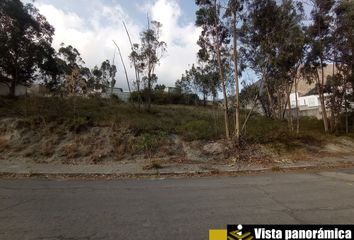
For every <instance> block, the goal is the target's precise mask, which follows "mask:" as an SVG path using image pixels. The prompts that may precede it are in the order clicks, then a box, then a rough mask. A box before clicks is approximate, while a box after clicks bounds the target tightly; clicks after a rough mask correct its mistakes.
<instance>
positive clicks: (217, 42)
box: [214, 0, 230, 142]
mask: <svg viewBox="0 0 354 240" xmlns="http://www.w3.org/2000/svg"><path fill="white" fill-rule="evenodd" d="M214 6H215V16H217V17H216V18H215V26H214V27H215V30H216V31H215V32H216V36H215V37H216V39H214V40H215V41H214V50H215V53H216V58H217V62H218V67H219V78H220V81H221V86H222V92H223V96H224V123H225V136H226V140H227V141H228V142H230V130H229V129H230V128H229V113H228V109H227V108H228V100H227V93H226V86H225V78H224V69H223V67H222V63H221V53H220V51H221V49H220V48H221V47H220V44H221V43H220V40H219V35H218V34H219V32H218V30H217V29H218V17H219V15H218V12H217V4H216V0H214Z"/></svg>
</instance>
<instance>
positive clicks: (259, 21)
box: [241, 0, 304, 118]
mask: <svg viewBox="0 0 354 240" xmlns="http://www.w3.org/2000/svg"><path fill="white" fill-rule="evenodd" d="M303 16H304V15H303V7H302V5H301V3H295V2H294V1H291V0H284V1H282V2H281V3H277V1H275V0H265V1H263V0H254V1H252V3H251V4H250V8H249V14H248V17H247V21H246V22H245V24H244V25H243V26H242V31H241V40H242V43H243V46H242V48H241V51H242V54H243V55H244V56H245V59H246V62H247V63H248V66H249V67H250V68H252V69H253V70H254V71H255V72H256V73H257V74H258V75H259V76H260V82H261V84H259V86H260V88H261V89H260V93H261V94H262V95H265V97H263V98H261V99H263V102H262V105H263V106H264V108H265V112H266V113H267V114H268V116H269V117H272V118H283V116H284V112H285V110H286V109H287V107H288V105H289V101H288V99H289V94H290V91H291V88H292V85H293V74H294V73H296V72H297V67H298V63H299V59H300V58H301V56H302V54H303V49H304V35H303V30H302V26H301V21H302V19H303Z"/></svg>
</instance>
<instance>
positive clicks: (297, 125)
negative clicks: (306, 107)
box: [294, 78, 300, 134]
mask: <svg viewBox="0 0 354 240" xmlns="http://www.w3.org/2000/svg"><path fill="white" fill-rule="evenodd" d="M296 80H297V79H296V78H295V83H294V84H295V107H296V134H299V132H300V119H299V105H298V102H297V81H296Z"/></svg>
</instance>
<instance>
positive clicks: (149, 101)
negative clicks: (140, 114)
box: [147, 71, 151, 112]
mask: <svg viewBox="0 0 354 240" xmlns="http://www.w3.org/2000/svg"><path fill="white" fill-rule="evenodd" d="M147 101H148V112H150V111H151V74H150V71H149V73H148V91H147Z"/></svg>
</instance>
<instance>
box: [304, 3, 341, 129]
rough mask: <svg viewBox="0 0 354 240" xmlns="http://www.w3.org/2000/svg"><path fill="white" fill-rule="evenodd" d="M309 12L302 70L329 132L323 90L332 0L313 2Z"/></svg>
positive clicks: (329, 53) (329, 40)
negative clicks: (314, 89) (313, 87)
mask: <svg viewBox="0 0 354 240" xmlns="http://www.w3.org/2000/svg"><path fill="white" fill-rule="evenodd" d="M312 2H313V9H312V11H311V17H312V23H311V25H310V26H309V27H308V30H307V37H308V52H307V54H306V62H305V67H304V70H306V71H305V73H307V76H308V78H307V79H308V81H309V82H311V81H315V82H316V86H317V90H318V95H319V99H320V103H321V112H322V119H323V126H324V130H325V132H328V131H329V123H328V117H327V110H326V103H325V96H324V88H325V73H324V68H325V66H326V62H328V61H329V60H330V59H331V55H332V54H331V41H332V34H333V32H332V30H333V28H332V27H333V21H334V18H333V14H332V10H333V7H334V4H335V1H334V0H313V1H312Z"/></svg>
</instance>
